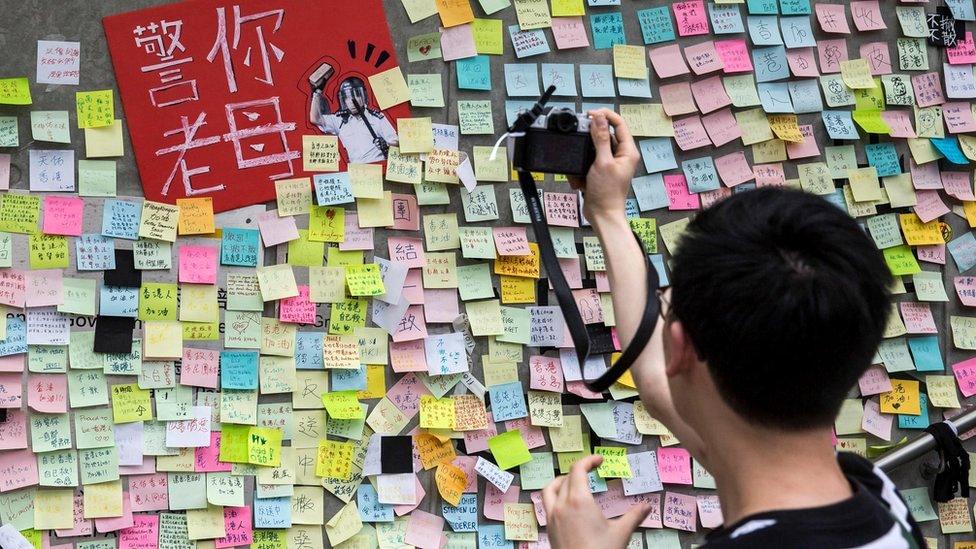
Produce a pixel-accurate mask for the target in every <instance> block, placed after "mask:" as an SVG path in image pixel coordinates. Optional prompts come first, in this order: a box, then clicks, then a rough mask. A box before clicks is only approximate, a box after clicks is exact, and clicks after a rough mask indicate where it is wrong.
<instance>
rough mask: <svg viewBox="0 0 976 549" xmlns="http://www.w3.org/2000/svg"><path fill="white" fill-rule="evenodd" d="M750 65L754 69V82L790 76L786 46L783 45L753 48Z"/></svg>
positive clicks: (784, 78) (783, 78) (772, 80)
mask: <svg viewBox="0 0 976 549" xmlns="http://www.w3.org/2000/svg"><path fill="white" fill-rule="evenodd" d="M752 66H753V67H755V69H756V82H775V81H776V80H786V79H787V78H789V77H790V66H789V64H788V63H787V61H786V48H784V47H783V46H769V47H765V48H753V50H752Z"/></svg>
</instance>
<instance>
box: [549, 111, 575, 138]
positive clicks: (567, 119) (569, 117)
mask: <svg viewBox="0 0 976 549" xmlns="http://www.w3.org/2000/svg"><path fill="white" fill-rule="evenodd" d="M578 127H579V120H577V118H576V113H575V112H573V111H571V110H569V109H559V110H556V109H553V110H552V112H550V113H549V130H550V131H556V132H560V133H572V132H575V131H576V129H577V128H578Z"/></svg>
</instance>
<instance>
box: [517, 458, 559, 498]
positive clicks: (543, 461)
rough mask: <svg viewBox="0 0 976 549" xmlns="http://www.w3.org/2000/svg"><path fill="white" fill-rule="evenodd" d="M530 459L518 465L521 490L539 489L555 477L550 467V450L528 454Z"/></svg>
mask: <svg viewBox="0 0 976 549" xmlns="http://www.w3.org/2000/svg"><path fill="white" fill-rule="evenodd" d="M529 455H530V456H532V459H531V460H530V461H527V462H525V463H523V464H521V465H519V479H520V480H521V482H522V489H523V490H541V489H543V488H545V487H546V485H547V484H549V482H551V481H552V480H553V479H554V478H556V473H555V470H554V469H553V467H552V452H539V453H536V454H529Z"/></svg>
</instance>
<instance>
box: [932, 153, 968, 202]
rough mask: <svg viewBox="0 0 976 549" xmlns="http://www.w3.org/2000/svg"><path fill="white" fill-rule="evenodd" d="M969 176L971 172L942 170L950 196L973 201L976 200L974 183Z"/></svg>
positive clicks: (943, 183) (943, 182)
mask: <svg viewBox="0 0 976 549" xmlns="http://www.w3.org/2000/svg"><path fill="white" fill-rule="evenodd" d="M934 163H935V162H933V164H934ZM969 178H970V173H969V172H942V185H943V186H944V187H945V191H946V193H947V194H948V195H949V196H951V197H953V198H957V199H959V200H965V201H973V200H976V196H973V184H972V182H970V180H969Z"/></svg>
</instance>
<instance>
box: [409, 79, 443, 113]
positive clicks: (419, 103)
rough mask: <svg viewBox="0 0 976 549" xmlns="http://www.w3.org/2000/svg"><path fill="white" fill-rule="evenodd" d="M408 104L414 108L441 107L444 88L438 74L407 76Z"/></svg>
mask: <svg viewBox="0 0 976 549" xmlns="http://www.w3.org/2000/svg"><path fill="white" fill-rule="evenodd" d="M407 87H409V88H410V104H411V105H412V106H414V107H443V106H444V86H443V84H442V83H441V75H440V74H408V75H407Z"/></svg>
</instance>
